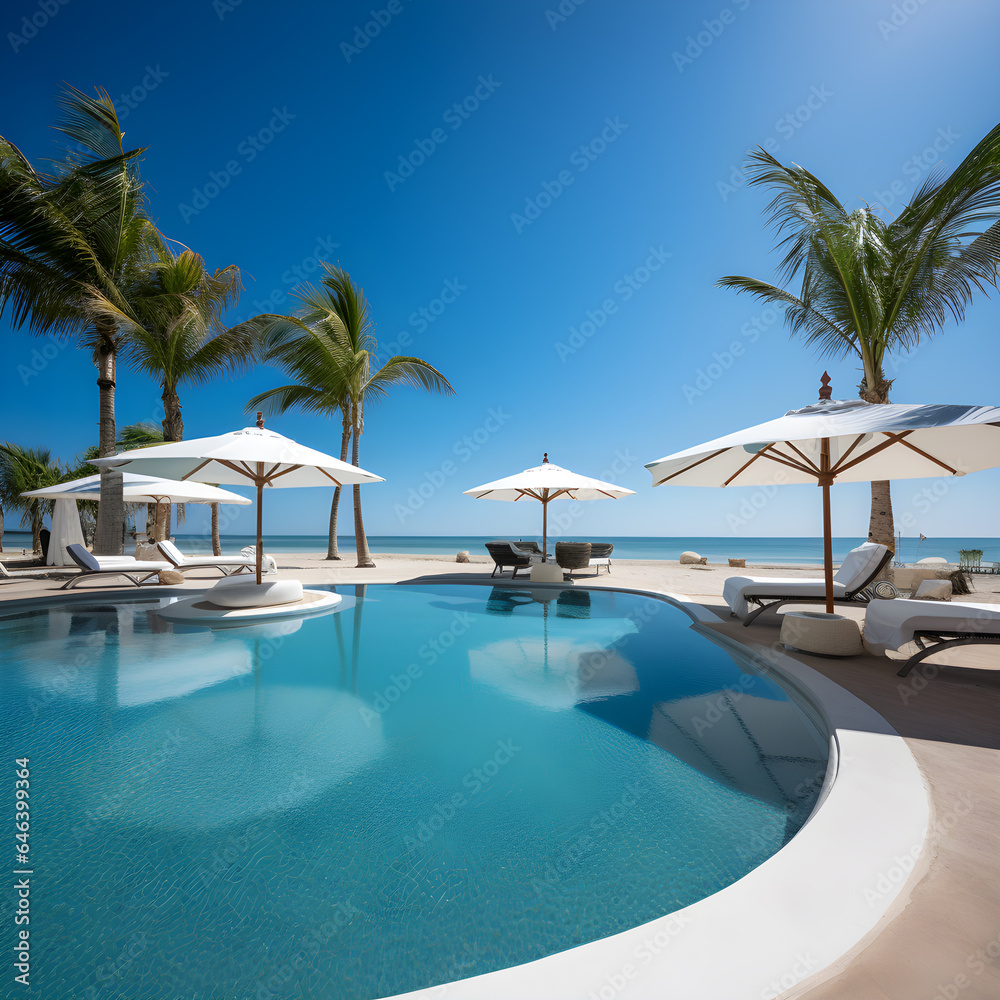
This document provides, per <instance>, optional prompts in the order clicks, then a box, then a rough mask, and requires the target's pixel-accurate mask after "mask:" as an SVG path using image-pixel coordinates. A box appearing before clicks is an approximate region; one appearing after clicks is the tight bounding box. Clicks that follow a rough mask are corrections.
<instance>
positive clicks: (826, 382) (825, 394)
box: [258, 372, 833, 416]
mask: <svg viewBox="0 0 1000 1000" xmlns="http://www.w3.org/2000/svg"><path fill="white" fill-rule="evenodd" d="M820 382H822V383H823V384H822V385H821V386H820V390H819V398H820V399H831V398H832V397H833V389H831V388H830V376H829V374H828V373H827V372H823V377H822V378H821V379H820ZM258 416H260V414H258Z"/></svg>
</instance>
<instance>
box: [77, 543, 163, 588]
mask: <svg viewBox="0 0 1000 1000" xmlns="http://www.w3.org/2000/svg"><path fill="white" fill-rule="evenodd" d="M66 551H67V552H68V553H69V557H70V558H71V559H72V560H73V562H75V563H76V564H77V566H79V567H80V569H81V570H83V572H82V573H81V574H80V575H79V576H73V577H70V578H69V579H68V580H67V581H66V582H65V583H64V584H63V585H62V586H61V587H60V588H59V589H60V590H72V589H73V588H74V587H75V586H76V585H77V584H78V583H79V582H80V581H81V580H88V579H90V578H91V577H94V576H123V577H125V579H126V580H129V581H130V582H131V583H133V584H134V585H135V586H136V587H141V586H142V585H143V584H144V583H145V582H146V581H147V580H149V579H150V578H152V577H154V576H156V577H158V576H159V575H160V573H161V572H162V571H163V570H164V569H165V568H166V567H165V566H160V565H157V567H156V569H154V570H148V571H147V570H143V569H140V568H138V567H136V566H122V567H120V568H115V567H113V566H109V567H108V568H107V569H91V568H90V567H89V566H86V565H84V564H83V563H82V562H80V560H79V559H78V558H77V557H76V553H75V552H73V551H72V549H71V548H70V547H69V546H67V548H66ZM140 574H145V575H144V576H142V577H141V578H140V579H138V580H137V579H136V576H139V575H140Z"/></svg>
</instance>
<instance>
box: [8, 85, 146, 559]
mask: <svg viewBox="0 0 1000 1000" xmlns="http://www.w3.org/2000/svg"><path fill="white" fill-rule="evenodd" d="M96 95H97V96H96V97H90V96H88V95H86V94H84V93H82V92H81V91H78V90H76V89H74V88H72V87H70V88H67V89H66V91H65V92H64V93H63V94H62V95H61V97H60V98H59V106H60V108H61V112H62V117H61V119H60V121H59V122H58V123H57V125H56V129H57V130H58V131H59V132H60V133H62V135H63V136H65V138H66V139H67V140H69V142H70V144H71V145H70V147H69V148H68V149H67V151H66V152H65V155H64V159H63V161H61V162H59V163H57V164H56V165H55V168H54V170H53V171H51V172H48V173H46V172H43V171H39V170H35V169H34V168H33V167H32V166H31V164H30V163H29V162H28V160H27V158H26V157H25V156H24V155H23V154H22V153H21V152H20V150H18V149H17V147H16V146H15V145H14V144H13V143H11V142H10V141H9V140H7V139H5V138H3V137H2V136H0V313H2V311H3V309H4V307H6V306H9V307H10V315H11V320H12V322H13V325H14V326H15V327H21V326H24V325H27V327H28V328H29V330H31V331H32V332H33V333H36V334H50V335H54V336H73V337H75V338H76V339H77V341H78V343H79V345H80V346H81V347H83V348H85V349H87V350H88V351H90V352H91V354H92V356H93V359H94V363H95V365H96V366H97V370H98V379H97V384H98V386H99V389H100V445H99V447H100V453H101V456H102V457H106V456H108V455H113V454H114V449H115V379H116V367H117V359H118V354H119V351H120V349H121V347H122V345H123V341H124V340H125V338H126V337H127V335H128V333H129V331H130V329H131V327H132V326H133V325H135V323H136V321H137V319H138V317H137V316H136V313H135V309H134V292H135V289H136V286H137V285H138V283H139V281H140V279H141V277H142V274H143V272H144V270H145V268H146V266H147V265H148V262H149V257H150V252H151V250H152V249H153V248H154V247H156V246H158V245H159V243H160V234H159V233H158V231H157V230H156V228H155V226H153V224H152V223H151V222H150V221H149V219H148V218H147V217H146V215H145V212H144V195H143V184H142V181H141V180H140V177H139V169H138V160H139V156H140V154H141V153H142V152H143V151H142V150H141V149H132V150H126V149H125V146H124V143H123V139H122V131H121V127H120V125H119V121H118V115H117V113H116V111H115V107H114V104H113V103H112V101H111V98H110V97H109V96H108V94H107V93H106V92H105V91H103V90H100V89H98V90H97V91H96ZM155 308H156V304H155V303H152V304H150V305H149V306H148V307H147V309H148V310H155ZM121 483H122V479H121V473H120V472H115V471H113V470H102V471H101V505H100V516H99V521H98V529H97V537H96V539H95V546H94V547H95V549H96V551H98V552H101V553H115V552H120V551H121V548H122V533H123V525H124V516H125V513H124V505H123V502H122V496H121Z"/></svg>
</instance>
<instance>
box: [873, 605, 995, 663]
mask: <svg viewBox="0 0 1000 1000" xmlns="http://www.w3.org/2000/svg"><path fill="white" fill-rule="evenodd" d="M935 628H939V629H942V630H943V631H945V632H1000V605H998V604H960V603H958V602H956V601H952V602H951V603H950V604H931V603H930V602H929V601H913V600H904V599H902V598H898V597H897V598H896V599H895V600H892V601H879V600H875V601H871V602H870V603H869V605H868V607H867V608H866V609H865V647H866V648H867V649H868V650H870V651H871V652H873V653H884V652H885V651H886V650H887V649H899V648H901V647H902V646H905V645H906V644H907V643H908V642H912V641H913V633H914V632H920V631H930V630H932V629H935Z"/></svg>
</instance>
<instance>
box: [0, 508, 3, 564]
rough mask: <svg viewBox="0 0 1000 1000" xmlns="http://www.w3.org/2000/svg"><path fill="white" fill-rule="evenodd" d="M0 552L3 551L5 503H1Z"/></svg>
mask: <svg viewBox="0 0 1000 1000" xmlns="http://www.w3.org/2000/svg"><path fill="white" fill-rule="evenodd" d="M0 552H3V505H2V504H0Z"/></svg>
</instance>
